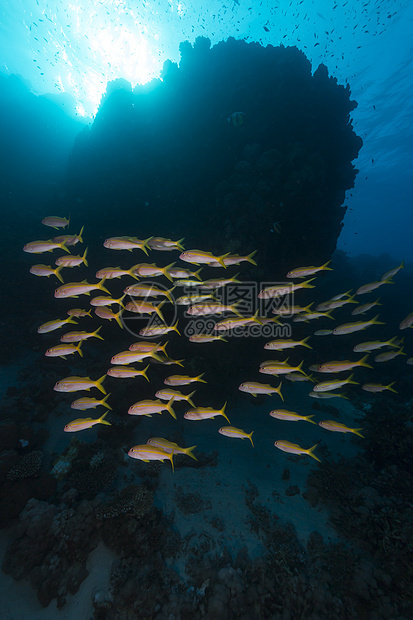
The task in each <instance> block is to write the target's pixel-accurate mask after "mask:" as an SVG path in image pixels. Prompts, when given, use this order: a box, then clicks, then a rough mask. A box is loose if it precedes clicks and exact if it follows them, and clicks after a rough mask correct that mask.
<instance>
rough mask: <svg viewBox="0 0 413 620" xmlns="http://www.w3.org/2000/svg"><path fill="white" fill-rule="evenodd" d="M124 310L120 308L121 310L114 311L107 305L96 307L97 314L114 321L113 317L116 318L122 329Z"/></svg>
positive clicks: (101, 317)
mask: <svg viewBox="0 0 413 620" xmlns="http://www.w3.org/2000/svg"><path fill="white" fill-rule="evenodd" d="M122 312H123V309H122V310H119V312H116V313H115V312H112V310H111V309H110V308H108V307H107V306H98V307H97V308H95V314H96V316H98V317H99V318H100V319H106V320H107V321H112V320H113V319H115V321H116V323H117V324H118V325H119V327H120V328H121V329H123V323H122Z"/></svg>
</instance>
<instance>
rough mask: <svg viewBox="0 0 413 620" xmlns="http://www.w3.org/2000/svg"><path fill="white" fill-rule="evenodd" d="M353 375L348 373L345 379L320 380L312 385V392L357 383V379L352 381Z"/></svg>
mask: <svg viewBox="0 0 413 620" xmlns="http://www.w3.org/2000/svg"><path fill="white" fill-rule="evenodd" d="M353 377H354V375H350V376H349V377H347V379H334V380H332V381H322V382H321V383H316V384H315V386H314V387H313V392H330V391H331V390H337V389H338V388H341V387H343V385H348V384H351V385H358V382H357V381H353Z"/></svg>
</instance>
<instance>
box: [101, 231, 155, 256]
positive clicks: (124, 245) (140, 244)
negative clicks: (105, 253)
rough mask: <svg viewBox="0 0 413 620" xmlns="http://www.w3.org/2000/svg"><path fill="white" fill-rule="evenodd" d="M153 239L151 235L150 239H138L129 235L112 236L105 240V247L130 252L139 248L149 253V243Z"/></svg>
mask: <svg viewBox="0 0 413 620" xmlns="http://www.w3.org/2000/svg"><path fill="white" fill-rule="evenodd" d="M151 239H152V237H149V239H137V238H136V237H127V236H126V237H110V238H109V239H106V241H104V242H103V247H105V248H109V249H111V250H129V252H132V250H136V249H138V250H143V251H144V252H145V254H146V255H148V248H149V245H148V243H149V241H150V240H151Z"/></svg>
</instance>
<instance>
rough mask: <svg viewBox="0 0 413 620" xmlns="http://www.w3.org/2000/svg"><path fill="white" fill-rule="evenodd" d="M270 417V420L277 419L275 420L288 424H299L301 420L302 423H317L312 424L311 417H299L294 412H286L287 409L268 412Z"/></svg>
mask: <svg viewBox="0 0 413 620" xmlns="http://www.w3.org/2000/svg"><path fill="white" fill-rule="evenodd" d="M270 416H271V417H272V418H277V420H286V421H288V422H299V421H300V420H303V421H304V422H311V424H317V422H313V417H314V416H313V415H299V414H298V413H295V411H287V409H273V410H272V411H270Z"/></svg>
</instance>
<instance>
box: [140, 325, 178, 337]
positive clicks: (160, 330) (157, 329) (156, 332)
mask: <svg viewBox="0 0 413 620" xmlns="http://www.w3.org/2000/svg"><path fill="white" fill-rule="evenodd" d="M168 332H176V333H177V334H178V336H180V335H181V334H180V332H179V330H178V321H176V323H175V325H150V326H149V327H144V328H143V329H141V330H140V331H139V335H140V336H149V337H151V336H163V335H164V334H167V333H168Z"/></svg>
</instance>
